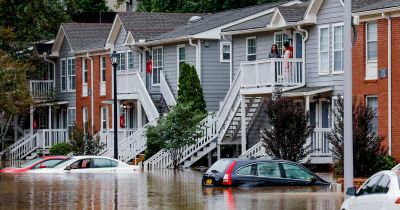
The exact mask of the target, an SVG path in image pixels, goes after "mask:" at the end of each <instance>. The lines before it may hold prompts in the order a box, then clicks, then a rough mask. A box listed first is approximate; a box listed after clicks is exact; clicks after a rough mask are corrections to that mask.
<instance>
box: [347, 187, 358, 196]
mask: <svg viewBox="0 0 400 210" xmlns="http://www.w3.org/2000/svg"><path fill="white" fill-rule="evenodd" d="M346 195H349V196H357V189H356V188H355V187H349V188H347V191H346Z"/></svg>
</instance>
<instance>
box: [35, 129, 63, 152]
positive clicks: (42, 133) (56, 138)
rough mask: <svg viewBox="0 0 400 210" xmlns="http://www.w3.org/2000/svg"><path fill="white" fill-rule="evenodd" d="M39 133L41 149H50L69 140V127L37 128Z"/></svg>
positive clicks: (39, 146)
mask: <svg viewBox="0 0 400 210" xmlns="http://www.w3.org/2000/svg"><path fill="white" fill-rule="evenodd" d="M37 134H38V141H39V142H38V148H39V149H50V147H51V146H53V145H55V144H59V143H66V142H69V139H68V131H67V129H51V130H50V129H41V130H37Z"/></svg>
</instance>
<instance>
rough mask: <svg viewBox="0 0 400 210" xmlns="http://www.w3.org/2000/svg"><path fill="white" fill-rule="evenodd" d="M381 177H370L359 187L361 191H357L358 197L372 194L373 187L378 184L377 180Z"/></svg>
mask: <svg viewBox="0 0 400 210" xmlns="http://www.w3.org/2000/svg"><path fill="white" fill-rule="evenodd" d="M381 177H382V175H377V176H373V177H371V178H370V179H369V180H367V182H366V183H365V184H364V185H363V186H362V187H361V189H360V190H359V191H358V193H357V194H358V195H367V194H372V193H373V191H372V190H373V189H374V186H375V185H376V184H377V183H378V181H379V179H380V178H381Z"/></svg>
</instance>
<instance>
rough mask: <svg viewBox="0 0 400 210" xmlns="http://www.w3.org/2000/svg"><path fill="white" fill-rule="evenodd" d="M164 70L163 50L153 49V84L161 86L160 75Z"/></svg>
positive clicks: (159, 48)
mask: <svg viewBox="0 0 400 210" xmlns="http://www.w3.org/2000/svg"><path fill="white" fill-rule="evenodd" d="M162 70H163V49H162V48H161V47H156V48H153V71H152V84H153V85H159V84H160V74H161V71H162Z"/></svg>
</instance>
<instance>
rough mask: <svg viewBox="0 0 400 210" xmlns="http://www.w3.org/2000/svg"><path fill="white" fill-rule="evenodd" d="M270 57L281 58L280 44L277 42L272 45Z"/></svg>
mask: <svg viewBox="0 0 400 210" xmlns="http://www.w3.org/2000/svg"><path fill="white" fill-rule="evenodd" d="M268 58H281V56H280V55H279V52H278V46H277V45H276V44H273V45H272V46H271V51H270V52H269V55H268Z"/></svg>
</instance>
